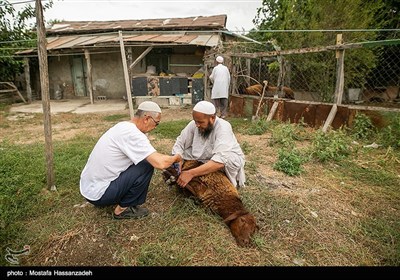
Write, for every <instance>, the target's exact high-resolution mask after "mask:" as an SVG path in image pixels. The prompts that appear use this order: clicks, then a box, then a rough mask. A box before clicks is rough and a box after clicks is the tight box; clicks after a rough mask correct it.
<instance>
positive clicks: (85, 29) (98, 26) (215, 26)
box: [46, 15, 227, 35]
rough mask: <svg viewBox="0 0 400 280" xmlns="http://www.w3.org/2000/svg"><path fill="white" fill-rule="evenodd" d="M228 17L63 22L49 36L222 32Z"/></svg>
mask: <svg viewBox="0 0 400 280" xmlns="http://www.w3.org/2000/svg"><path fill="white" fill-rule="evenodd" d="M226 19H227V16H226V15H215V16H197V17H187V18H164V19H142V20H116V21H62V22H60V23H55V24H54V25H53V26H52V27H51V28H49V29H47V30H46V32H47V34H48V35H54V34H82V33H98V32H110V31H116V30H122V31H139V30H220V29H225V28H226Z"/></svg>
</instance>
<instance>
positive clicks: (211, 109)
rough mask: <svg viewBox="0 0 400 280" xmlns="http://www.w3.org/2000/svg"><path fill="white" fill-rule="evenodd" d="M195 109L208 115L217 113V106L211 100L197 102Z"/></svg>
mask: <svg viewBox="0 0 400 280" xmlns="http://www.w3.org/2000/svg"><path fill="white" fill-rule="evenodd" d="M193 111H196V112H199V113H203V114H206V115H214V114H215V106H214V104H212V103H211V102H209V101H204V100H203V101H200V102H197V104H196V105H194V107H193Z"/></svg>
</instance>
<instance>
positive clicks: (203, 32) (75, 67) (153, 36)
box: [18, 15, 243, 105]
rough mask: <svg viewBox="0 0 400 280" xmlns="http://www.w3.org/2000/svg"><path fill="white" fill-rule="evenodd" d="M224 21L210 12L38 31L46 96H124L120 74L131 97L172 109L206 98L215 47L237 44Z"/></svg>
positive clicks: (35, 76) (35, 77)
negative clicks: (42, 35) (44, 41)
mask: <svg viewBox="0 0 400 280" xmlns="http://www.w3.org/2000/svg"><path fill="white" fill-rule="evenodd" d="M226 20H227V16H226V15H215V16H198V17H187V18H168V19H146V20H120V21H63V22H58V23H55V24H53V25H52V26H51V27H49V28H47V29H46V39H47V51H48V65H49V87H50V97H51V98H52V99H74V98H90V99H91V101H92V102H94V101H96V100H103V99H121V98H123V99H125V98H127V96H129V95H128V94H127V90H126V89H127V81H126V78H125V77H126V76H128V77H129V81H128V83H129V88H130V89H131V95H132V98H133V99H136V101H139V102H140V100H143V99H147V98H151V99H153V100H154V99H157V102H158V103H159V104H160V105H179V104H182V103H187V104H194V103H196V102H197V101H199V100H203V99H206V98H207V97H208V96H209V94H210V86H209V82H208V80H207V77H208V75H207V73H209V71H210V68H211V67H213V66H214V58H215V57H216V56H217V55H220V54H222V52H223V43H224V42H227V41H231V40H243V37H242V36H239V35H235V34H234V33H231V32H229V31H228V30H227V29H226V27H225V26H226ZM36 53H37V50H36V49H30V50H25V51H22V52H19V53H18V54H19V55H22V56H27V57H32V54H33V55H35V54H36ZM33 57H35V56H33ZM124 60H125V61H124ZM29 65H30V73H31V74H30V77H31V78H32V82H29V83H30V84H31V88H32V92H33V99H35V98H36V99H40V82H39V71H38V68H37V66H35V64H34V63H30V64H29ZM124 65H126V66H124ZM125 72H128V75H126V74H125ZM28 73H29V72H28ZM28 99H29V97H28Z"/></svg>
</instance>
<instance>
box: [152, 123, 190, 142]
mask: <svg viewBox="0 0 400 280" xmlns="http://www.w3.org/2000/svg"><path fill="white" fill-rule="evenodd" d="M189 122H190V120H178V121H169V122H161V123H160V125H158V126H157V128H156V129H154V130H153V131H151V132H150V133H151V135H155V136H157V137H159V138H166V139H174V140H175V139H176V137H177V136H178V135H179V134H180V132H181V130H182V129H183V128H184V127H185V126H186V125H187V124H188V123H189Z"/></svg>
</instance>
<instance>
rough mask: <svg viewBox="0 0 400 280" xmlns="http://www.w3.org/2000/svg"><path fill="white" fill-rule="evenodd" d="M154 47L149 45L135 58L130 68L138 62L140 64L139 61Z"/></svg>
mask: <svg viewBox="0 0 400 280" xmlns="http://www.w3.org/2000/svg"><path fill="white" fill-rule="evenodd" d="M152 49H153V47H152V46H150V47H148V48H147V49H146V50H145V51H144V52H143V53H142V54H141V55H139V56H138V58H136V59H135V61H134V62H133V63H132V64H131V65H129V69H132V68H133V67H134V66H135V65H136V64H138V63H139V61H141V60H142V59H143V58H144V57H145V56H146V55H147V54H148V53H149V52H150V51H151V50H152Z"/></svg>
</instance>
